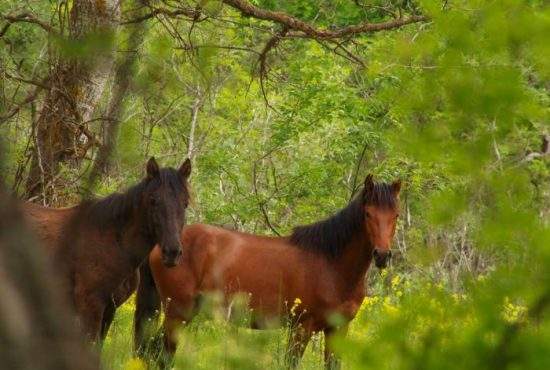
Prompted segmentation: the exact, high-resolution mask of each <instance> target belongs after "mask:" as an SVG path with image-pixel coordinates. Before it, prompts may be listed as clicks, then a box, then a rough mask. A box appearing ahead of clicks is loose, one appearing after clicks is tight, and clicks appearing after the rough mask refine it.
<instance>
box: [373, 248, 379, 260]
mask: <svg viewBox="0 0 550 370" xmlns="http://www.w3.org/2000/svg"><path fill="white" fill-rule="evenodd" d="M379 254H380V252H378V249H375V250H374V251H372V255H373V257H375V258H376V257H378V255H379Z"/></svg>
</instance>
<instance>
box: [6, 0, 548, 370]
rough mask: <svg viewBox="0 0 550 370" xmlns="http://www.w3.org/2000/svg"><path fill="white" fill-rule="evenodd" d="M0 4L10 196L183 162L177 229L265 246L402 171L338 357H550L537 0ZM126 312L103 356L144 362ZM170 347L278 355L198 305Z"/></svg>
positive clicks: (253, 362) (544, 33) (273, 338)
mask: <svg viewBox="0 0 550 370" xmlns="http://www.w3.org/2000/svg"><path fill="white" fill-rule="evenodd" d="M0 13H1V19H0V43H1V44H2V46H1V48H0V76H1V79H0V136H1V138H2V148H3V152H4V155H3V158H4V160H3V161H2V163H1V166H2V169H1V170H2V173H3V174H4V177H5V179H4V182H5V184H7V186H8V187H9V188H10V189H11V191H12V192H13V193H14V194H17V195H18V196H19V197H20V198H23V199H30V200H32V201H34V202H38V203H42V204H45V205H51V206H67V205H71V204H74V203H76V202H78V201H79V200H80V199H82V198H85V197H89V196H92V195H95V196H101V195H106V194H109V193H111V192H114V191H117V190H122V189H124V188H125V187H127V186H129V185H130V184H132V183H134V182H136V181H138V179H139V178H140V177H141V176H142V174H143V167H144V163H145V161H146V159H147V158H148V157H150V156H155V157H156V158H157V159H158V160H159V161H160V162H161V163H162V164H163V165H173V166H175V165H176V164H178V163H180V162H181V161H182V159H184V158H186V157H189V158H191V159H192V161H193V174H192V181H191V183H192V188H193V202H192V205H191V207H190V209H189V213H188V222H189V223H193V222H202V223H209V224H216V225H223V226H225V227H230V228H235V229H239V230H243V231H248V232H253V233H259V234H269V235H278V234H281V235H283V234H287V233H288V232H290V230H291V229H292V228H293V227H294V226H296V225H299V224H305V223H310V222H313V221H316V220H319V219H321V218H323V217H325V216H327V215H330V214H331V213H333V212H335V211H336V210H337V209H339V208H341V207H343V206H344V205H345V204H346V203H347V202H348V201H349V199H350V198H351V196H352V195H353V194H354V193H355V191H356V190H357V189H358V188H359V187H360V186H361V184H362V180H363V179H364V176H365V175H366V174H367V173H373V174H374V175H375V177H376V179H378V180H386V181H391V180H393V179H396V178H400V179H402V180H403V182H404V184H405V186H404V190H403V192H402V195H401V217H400V221H399V225H398V230H397V234H396V237H395V242H394V251H396V253H394V259H393V263H392V266H391V268H390V269H389V272H386V273H383V274H380V273H379V272H378V271H376V270H374V269H372V270H371V271H370V272H369V276H368V280H369V290H370V297H369V298H367V299H366V300H365V302H364V305H363V307H362V310H361V313H360V315H359V317H358V318H357V319H356V320H355V322H354V325H353V327H352V331H351V334H350V336H349V338H348V339H345V340H342V342H341V343H336V344H335V345H336V346H337V347H338V348H340V354H341V355H342V356H343V358H344V366H345V367H346V368H363V367H367V368H372V367H374V366H377V365H378V366H382V368H400V369H401V368H422V369H427V368H434V369H441V368H461V369H462V368H466V367H468V366H469V367H471V368H499V369H502V368H517V367H519V366H521V368H537V369H547V368H548V367H550V351H548V350H547V349H548V348H549V346H550V321H549V318H548V311H549V305H550V229H549V214H550V185H549V184H550V162H549V158H550V155H549V153H550V149H549V141H550V128H549V126H550V125H549V123H548V122H549V105H548V104H549V101H550V99H549V95H548V91H549V89H550V43H549V42H548V35H550V9H549V7H548V4H547V3H546V2H545V1H519V0H505V1H479V0H457V1H434V0H421V1H409V0H356V1H352V0H336V1H329V0H323V1H311V0H299V1H286V0H254V1H252V0H251V1H244V0H227V1H214V0H211V1H208V0H203V1H196V2H195V1H172V0H162V1H146V0H135V1H115V0H101V1H91V0H73V1H59V0H52V1H32V0H25V1H15V0H6V1H3V2H2V3H1V4H0ZM130 311H131V303H129V304H128V305H127V306H125V307H123V309H122V310H121V312H120V313H119V316H118V317H117V321H116V322H115V327H114V328H113V332H112V333H111V335H110V337H109V338H108V341H107V344H106V346H105V348H104V355H103V356H104V362H105V364H106V365H107V366H110V367H119V366H126V367H131V366H141V365H142V364H140V363H139V362H135V361H134V360H132V354H131V350H130V347H131V346H130V343H131V329H130V328H131V323H130V319H131V313H130ZM199 327H200V328H201V329H199ZM205 328H210V329H209V330H210V331H209V332H207V334H205V333H204V330H205ZM182 335H183V336H185V337H186V338H187V337H188V340H186V341H185V343H186V344H187V346H186V348H181V349H180V351H179V352H178V357H177V363H178V361H179V363H181V364H182V366H187V367H193V366H195V367H197V368H209V366H213V365H212V364H219V366H220V367H226V368H246V367H249V368H265V367H273V368H278V367H279V366H280V365H281V363H280V361H281V360H280V359H281V358H282V357H284V356H283V354H282V353H280V352H281V351H282V349H280V350H279V348H282V345H280V343H282V340H283V339H282V338H283V337H284V334H281V333H268V334H258V333H251V332H248V331H240V332H237V333H235V332H234V331H233V330H231V329H230V328H228V327H227V325H225V324H223V323H222V322H219V320H216V317H215V315H214V317H212V316H209V315H206V317H204V318H202V319H200V320H198V323H197V324H196V330H194V329H193V328H190V329H189V330H187V331H186V332H185V333H182ZM262 338H263V339H262ZM260 339H262V340H260ZM319 341H322V339H319ZM310 347H311V348H310V349H309V351H308V355H307V356H309V357H307V356H306V360H305V361H304V365H303V366H304V367H311V368H317V367H318V366H319V361H318V357H319V356H320V355H319V356H318V354H317V352H316V351H319V348H317V347H318V346H317V345H316V344H315V342H314V343H313V344H312V345H311V346H310ZM210 368H211V367H210Z"/></svg>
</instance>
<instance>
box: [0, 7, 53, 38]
mask: <svg viewBox="0 0 550 370" xmlns="http://www.w3.org/2000/svg"><path fill="white" fill-rule="evenodd" d="M2 18H4V19H5V20H6V21H8V23H6V24H5V25H4V27H2V29H1V30H0V37H3V36H4V34H5V33H6V32H7V31H8V28H10V26H11V25H12V24H13V23H16V22H25V23H34V24H37V25H39V26H40V27H41V28H42V29H44V30H45V31H46V32H48V33H51V34H54V35H58V34H59V33H58V32H57V30H56V29H55V28H53V27H52V26H50V25H49V24H48V23H46V22H44V21H42V20H40V19H38V18H37V17H36V16H34V15H33V14H31V13H29V12H23V13H20V14H18V15H2Z"/></svg>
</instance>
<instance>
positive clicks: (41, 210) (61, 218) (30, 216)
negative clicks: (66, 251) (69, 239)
mask: <svg viewBox="0 0 550 370" xmlns="http://www.w3.org/2000/svg"><path fill="white" fill-rule="evenodd" d="M21 209H22V211H23V215H24V217H25V220H26V221H27V223H28V225H29V227H30V228H31V230H32V231H33V232H34V233H35V234H36V236H37V237H38V238H39V240H40V241H41V242H42V243H43V244H44V246H45V247H46V248H48V249H52V250H56V249H57V248H59V247H60V246H61V244H62V238H63V230H64V228H65V226H66V225H67V223H68V222H69V221H70V219H71V218H72V216H73V215H74V214H75V210H76V207H71V208H47V207H43V206H40V205H38V204H34V203H30V202H23V203H22V206H21Z"/></svg>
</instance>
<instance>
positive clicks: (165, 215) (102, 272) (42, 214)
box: [23, 158, 191, 341]
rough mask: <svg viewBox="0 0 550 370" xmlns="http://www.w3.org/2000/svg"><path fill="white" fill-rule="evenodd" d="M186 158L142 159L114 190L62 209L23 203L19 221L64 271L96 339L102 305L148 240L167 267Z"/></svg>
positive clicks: (185, 196) (182, 203)
mask: <svg viewBox="0 0 550 370" xmlns="http://www.w3.org/2000/svg"><path fill="white" fill-rule="evenodd" d="M190 171H191V164H190V162H189V160H187V161H185V162H184V163H183V164H182V165H181V167H180V168H179V169H178V170H175V169H173V168H162V169H161V168H159V166H158V164H157V162H156V161H155V159H154V158H151V159H150V160H149V161H148V162H147V176H146V178H145V179H143V180H142V181H141V182H140V183H139V184H137V185H135V186H133V187H132V188H130V189H128V190H127V191H126V192H125V193H122V194H119V193H117V194H112V195H110V196H108V197H106V198H104V199H99V200H86V201H83V202H82V203H81V204H79V205H77V206H75V207H71V208H63V209H52V208H45V207H41V206H39V205H36V204H32V203H25V204H24V206H23V210H24V213H25V216H26V218H27V221H28V222H29V224H30V226H31V227H32V228H33V229H34V231H35V232H36V234H37V235H38V236H39V238H40V239H41V240H42V242H43V244H44V245H45V247H46V248H48V249H49V251H50V253H51V256H52V257H53V260H54V263H55V264H56V266H57V268H58V270H59V272H60V273H61V275H62V277H64V278H65V279H64V280H65V287H64V288H65V289H67V291H68V294H69V297H70V298H71V299H72V302H73V303H74V307H75V309H76V312H77V314H78V316H79V318H80V321H81V324H82V327H83V330H84V331H85V333H86V334H87V335H88V336H89V337H90V339H92V340H94V341H96V340H97V339H98V338H99V335H100V331H101V326H102V319H103V316H104V314H105V313H106V308H107V307H108V306H109V303H110V302H111V300H112V299H113V296H116V293H117V291H119V290H122V291H125V289H122V288H124V285H123V283H124V281H125V280H126V281H128V279H130V281H131V279H132V278H133V276H134V274H135V271H136V269H137V268H138V267H139V265H140V264H141V263H142V262H143V260H144V259H145V258H146V257H147V256H148V255H149V253H150V252H151V250H152V249H153V247H154V246H155V245H156V244H158V245H160V251H161V252H160V254H161V260H162V264H163V265H164V266H166V267H167V268H168V267H172V266H174V265H175V264H176V262H177V260H178V258H179V256H180V255H181V241H180V231H181V229H182V227H183V224H184V221H185V210H186V207H187V203H188V200H189V193H188V189H187V179H188V177H189V174H190Z"/></svg>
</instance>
